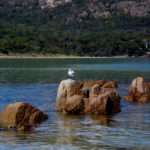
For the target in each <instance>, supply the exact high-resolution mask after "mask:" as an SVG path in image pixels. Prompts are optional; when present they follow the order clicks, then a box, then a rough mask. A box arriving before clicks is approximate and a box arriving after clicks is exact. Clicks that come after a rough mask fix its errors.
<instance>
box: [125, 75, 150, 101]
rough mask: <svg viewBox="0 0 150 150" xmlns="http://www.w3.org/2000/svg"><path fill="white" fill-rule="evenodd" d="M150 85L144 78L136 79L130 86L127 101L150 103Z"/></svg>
mask: <svg viewBox="0 0 150 150" xmlns="http://www.w3.org/2000/svg"><path fill="white" fill-rule="evenodd" d="M149 85H150V83H147V82H145V81H144V78H143V77H137V78H135V79H134V80H133V81H132V83H131V85H130V86H129V90H128V96H125V97H124V98H125V100H127V101H135V102H140V103H145V102H150V86H149Z"/></svg>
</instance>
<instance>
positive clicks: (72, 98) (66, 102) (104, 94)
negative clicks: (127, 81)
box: [56, 79, 120, 114]
mask: <svg viewBox="0 0 150 150" xmlns="http://www.w3.org/2000/svg"><path fill="white" fill-rule="evenodd" d="M56 108H57V111H60V112H64V113H67V114H112V113H116V112H119V111H120V96H119V95H118V93H117V83H116V82H115V81H105V80H98V81H84V82H81V81H75V80H72V79H68V80H63V81H61V83H60V85H59V88H58V92H57V101H56Z"/></svg>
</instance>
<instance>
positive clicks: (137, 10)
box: [111, 0, 150, 17]
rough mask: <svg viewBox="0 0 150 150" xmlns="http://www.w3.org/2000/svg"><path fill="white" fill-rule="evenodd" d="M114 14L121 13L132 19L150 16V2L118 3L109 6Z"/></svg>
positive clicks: (148, 0) (144, 0) (130, 1)
mask: <svg viewBox="0 0 150 150" xmlns="http://www.w3.org/2000/svg"><path fill="white" fill-rule="evenodd" d="M111 8H112V10H113V11H115V12H121V13H124V14H126V15H129V16H132V17H145V16H148V15H150V12H149V10H150V0H143V1H135V0H129V1H120V2H118V3H115V4H113V5H112V6H111Z"/></svg>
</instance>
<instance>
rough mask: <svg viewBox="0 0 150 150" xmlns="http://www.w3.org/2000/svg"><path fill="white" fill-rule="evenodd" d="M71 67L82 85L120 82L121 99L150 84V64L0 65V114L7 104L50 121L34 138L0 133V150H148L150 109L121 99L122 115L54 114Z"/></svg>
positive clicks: (21, 62)
mask: <svg viewBox="0 0 150 150" xmlns="http://www.w3.org/2000/svg"><path fill="white" fill-rule="evenodd" d="M69 67H71V68H73V69H74V70H75V71H76V78H77V79H79V80H80V79H84V80H85V79H114V80H117V81H118V82H119V92H120V95H121V96H123V95H126V93H127V87H128V85H129V83H130V82H131V80H132V79H133V78H134V77H136V76H139V75H142V76H144V77H145V79H146V80H148V81H150V60H149V59H142V58H138V59H137V58H136V59H135V58H134V59H127V58H122V59H112V58H109V59H95V58H93V59H1V60H0V110H2V109H3V108H4V106H5V105H7V104H8V103H12V102H16V101H23V102H29V103H31V104H32V105H34V106H36V107H38V108H40V109H41V110H42V111H44V112H46V113H48V115H49V119H48V121H46V122H44V123H43V124H41V125H40V126H39V127H38V128H36V129H35V130H34V131H32V132H30V133H23V132H14V131H4V130H2V129H0V150H41V149H42V150H43V149H44V150H78V149H81V150H87V149H89V150H149V149H150V104H145V105H138V104H133V103H128V102H125V101H124V100H123V99H122V100H121V107H122V112H121V113H118V114H116V115H114V116H109V117H106V116H64V115H62V114H59V113H57V112H56V111H55V98H56V92H57V87H58V83H59V82H60V81H61V80H62V79H65V78H67V74H66V72H67V69H68V68H69Z"/></svg>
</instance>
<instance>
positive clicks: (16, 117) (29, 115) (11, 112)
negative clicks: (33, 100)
mask: <svg viewBox="0 0 150 150" xmlns="http://www.w3.org/2000/svg"><path fill="white" fill-rule="evenodd" d="M46 119H48V116H47V115H46V114H44V113H43V112H42V111H40V110H39V109H37V108H35V107H33V106H32V105H30V104H28V103H23V102H17V103H13V104H9V105H8V106H6V107H5V109H4V110H3V112H1V113H0V125H1V126H2V127H4V128H13V129H15V130H30V129H31V128H32V127H34V126H36V125H37V124H40V123H41V122H43V121H45V120H46Z"/></svg>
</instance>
